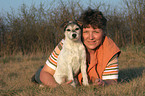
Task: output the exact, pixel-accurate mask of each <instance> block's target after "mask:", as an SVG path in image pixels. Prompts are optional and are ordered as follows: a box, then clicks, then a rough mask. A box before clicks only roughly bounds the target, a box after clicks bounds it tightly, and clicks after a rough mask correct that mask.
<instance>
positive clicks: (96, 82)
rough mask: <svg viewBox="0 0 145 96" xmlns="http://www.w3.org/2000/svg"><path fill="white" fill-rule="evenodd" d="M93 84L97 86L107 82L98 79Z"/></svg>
mask: <svg viewBox="0 0 145 96" xmlns="http://www.w3.org/2000/svg"><path fill="white" fill-rule="evenodd" d="M93 85H95V86H104V85H105V82H104V81H103V80H102V79H98V78H97V79H96V80H95V81H94V83H93Z"/></svg>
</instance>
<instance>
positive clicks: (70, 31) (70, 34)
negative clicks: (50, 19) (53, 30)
mask: <svg viewBox="0 0 145 96" xmlns="http://www.w3.org/2000/svg"><path fill="white" fill-rule="evenodd" d="M81 26H82V24H81V23H80V22H77V21H75V22H74V21H67V22H64V23H63V24H62V27H63V28H64V32H65V38H69V39H71V40H73V41H78V40H81V31H82V27H81Z"/></svg>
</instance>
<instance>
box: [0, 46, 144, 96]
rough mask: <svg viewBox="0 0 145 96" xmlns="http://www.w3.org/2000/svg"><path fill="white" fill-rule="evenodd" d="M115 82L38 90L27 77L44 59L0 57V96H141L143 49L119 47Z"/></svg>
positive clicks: (18, 56) (139, 47)
mask: <svg viewBox="0 0 145 96" xmlns="http://www.w3.org/2000/svg"><path fill="white" fill-rule="evenodd" d="M121 50H122V53H121V55H120V58H119V69H120V72H119V82H118V84H116V85H111V86H105V87H95V86H91V85H90V86H89V87H84V86H80V87H77V88H72V87H70V86H59V87H57V88H48V87H43V88H40V87H39V85H37V84H34V83H32V82H31V76H32V75H33V74H34V73H35V72H36V70H37V69H38V68H39V67H40V66H41V65H43V64H45V61H46V59H47V57H48V56H46V55H43V54H36V55H27V56H22V55H21V54H18V55H14V56H10V57H8V56H5V57H1V58H0V96H145V46H138V47H133V46H132V47H126V48H121Z"/></svg>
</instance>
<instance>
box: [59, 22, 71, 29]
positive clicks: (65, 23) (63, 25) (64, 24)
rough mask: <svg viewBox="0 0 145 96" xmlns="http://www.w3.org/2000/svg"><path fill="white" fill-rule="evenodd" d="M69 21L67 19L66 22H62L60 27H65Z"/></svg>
mask: <svg viewBox="0 0 145 96" xmlns="http://www.w3.org/2000/svg"><path fill="white" fill-rule="evenodd" d="M68 23H69V21H66V22H64V23H63V24H62V25H61V26H60V27H61V28H65V27H66V25H67V24H68Z"/></svg>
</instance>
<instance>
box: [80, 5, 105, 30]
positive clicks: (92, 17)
mask: <svg viewBox="0 0 145 96" xmlns="http://www.w3.org/2000/svg"><path fill="white" fill-rule="evenodd" d="M79 21H81V22H82V23H83V28H87V27H89V25H91V26H92V27H93V28H94V29H96V28H100V29H105V27H106V23H107V19H106V18H105V17H104V16H103V14H102V12H100V11H98V10H93V9H91V8H88V10H86V11H84V12H83V13H82V14H81V16H80V18H79Z"/></svg>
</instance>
